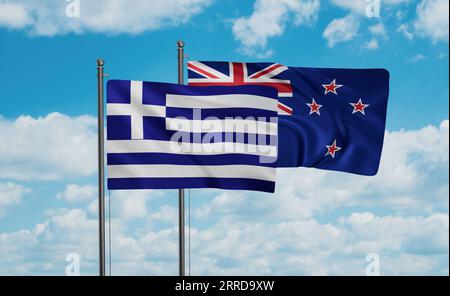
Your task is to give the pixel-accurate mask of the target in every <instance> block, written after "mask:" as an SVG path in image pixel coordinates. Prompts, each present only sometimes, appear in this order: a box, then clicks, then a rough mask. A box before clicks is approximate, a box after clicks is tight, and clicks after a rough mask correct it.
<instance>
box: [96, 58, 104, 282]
mask: <svg viewBox="0 0 450 296" xmlns="http://www.w3.org/2000/svg"><path fill="white" fill-rule="evenodd" d="M104 65H105V61H104V60H102V59H98V60H97V91H98V93H97V94H98V115H97V116H98V235H99V255H100V256H99V274H100V276H105V275H106V273H105V159H104V136H105V135H104V122H103V121H104V120H103V117H104V102H103V90H104V86H103V84H104V77H105V75H104V72H103V70H104V68H103V67H104Z"/></svg>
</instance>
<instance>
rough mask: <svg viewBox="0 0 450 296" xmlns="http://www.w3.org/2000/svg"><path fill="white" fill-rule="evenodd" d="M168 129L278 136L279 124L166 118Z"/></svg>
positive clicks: (253, 120)
mask: <svg viewBox="0 0 450 296" xmlns="http://www.w3.org/2000/svg"><path fill="white" fill-rule="evenodd" d="M166 129H168V130H174V131H181V132H188V133H249V134H259V135H274V136H276V135H277V123H276V122H266V121H258V120H257V119H223V120H222V119H208V120H191V119H183V118H166Z"/></svg>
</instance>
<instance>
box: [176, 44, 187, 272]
mask: <svg viewBox="0 0 450 296" xmlns="http://www.w3.org/2000/svg"><path fill="white" fill-rule="evenodd" d="M177 49H178V84H184V75H183V74H184V41H182V40H179V41H177ZM184 208H185V207H184V189H179V190H178V235H179V271H180V276H185V275H186V267H185V234H184V230H185V226H184V222H185V219H184Z"/></svg>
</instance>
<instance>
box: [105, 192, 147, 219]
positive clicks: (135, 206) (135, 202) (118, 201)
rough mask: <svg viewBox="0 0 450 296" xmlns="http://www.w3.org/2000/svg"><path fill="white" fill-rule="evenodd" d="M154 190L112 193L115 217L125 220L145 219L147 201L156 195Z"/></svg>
mask: <svg viewBox="0 0 450 296" xmlns="http://www.w3.org/2000/svg"><path fill="white" fill-rule="evenodd" d="M155 193H156V192H155V191H154V190H120V191H113V192H112V193H111V200H112V212H113V214H114V217H119V218H121V219H125V220H131V219H137V218H144V217H145V216H146V215H147V213H148V211H147V201H148V200H150V198H151V197H152V196H154V195H155Z"/></svg>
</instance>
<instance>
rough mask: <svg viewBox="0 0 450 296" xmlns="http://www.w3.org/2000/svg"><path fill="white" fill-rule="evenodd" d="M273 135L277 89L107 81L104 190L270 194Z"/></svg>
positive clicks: (271, 186) (275, 127)
mask: <svg viewBox="0 0 450 296" xmlns="http://www.w3.org/2000/svg"><path fill="white" fill-rule="evenodd" d="M277 133H278V123H277V91H276V89H274V88H270V87H266V86H236V87H221V86H218V87H191V86H185V85H177V84H169V83H155V82H142V81H129V80H110V81H108V84H107V164H108V188H109V189H112V190H114V189H177V188H222V189H244V190H256V191H265V192H274V187H275V160H276V157H277Z"/></svg>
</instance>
